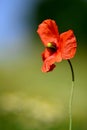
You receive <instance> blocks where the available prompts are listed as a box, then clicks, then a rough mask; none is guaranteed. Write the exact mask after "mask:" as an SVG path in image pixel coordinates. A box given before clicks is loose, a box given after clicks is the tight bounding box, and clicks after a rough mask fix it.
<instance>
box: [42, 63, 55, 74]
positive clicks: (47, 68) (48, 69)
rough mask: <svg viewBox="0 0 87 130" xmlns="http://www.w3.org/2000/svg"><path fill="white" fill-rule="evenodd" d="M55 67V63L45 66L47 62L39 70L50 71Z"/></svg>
mask: <svg viewBox="0 0 87 130" xmlns="http://www.w3.org/2000/svg"><path fill="white" fill-rule="evenodd" d="M54 68H55V65H54V64H52V65H50V66H49V65H48V66H47V64H44V65H43V66H42V68H41V70H42V72H50V71H52V70H53V69H54Z"/></svg>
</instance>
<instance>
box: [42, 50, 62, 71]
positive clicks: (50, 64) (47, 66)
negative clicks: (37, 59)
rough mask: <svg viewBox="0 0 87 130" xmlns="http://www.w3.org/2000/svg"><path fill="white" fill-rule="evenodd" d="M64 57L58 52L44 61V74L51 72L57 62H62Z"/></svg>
mask: <svg viewBox="0 0 87 130" xmlns="http://www.w3.org/2000/svg"><path fill="white" fill-rule="evenodd" d="M61 60H62V57H61V53H60V52H56V53H54V54H53V55H51V56H49V57H48V58H46V59H45V60H44V63H43V66H42V72H49V71H52V70H53V69H54V68H55V65H54V63H55V62H61Z"/></svg>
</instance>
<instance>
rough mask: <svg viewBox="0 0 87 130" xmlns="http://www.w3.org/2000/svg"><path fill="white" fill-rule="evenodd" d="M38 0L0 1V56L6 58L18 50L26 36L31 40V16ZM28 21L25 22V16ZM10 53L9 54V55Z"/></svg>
mask: <svg viewBox="0 0 87 130" xmlns="http://www.w3.org/2000/svg"><path fill="white" fill-rule="evenodd" d="M38 2H39V0H1V1H0V58H1V59H3V58H7V57H10V56H11V53H12V54H13V55H14V54H15V51H16V53H17V52H18V50H19V49H18V48H20V44H22V43H23V42H24V41H25V40H26V38H27V37H28V39H30V40H31V35H30V34H31V31H32V27H31V21H32V20H31V18H32V16H33V15H34V11H35V9H36V8H35V7H36V5H37V3H38ZM27 13H28V17H29V20H30V23H28V25H27V24H26V19H25V18H26V16H27ZM9 54H10V55H9Z"/></svg>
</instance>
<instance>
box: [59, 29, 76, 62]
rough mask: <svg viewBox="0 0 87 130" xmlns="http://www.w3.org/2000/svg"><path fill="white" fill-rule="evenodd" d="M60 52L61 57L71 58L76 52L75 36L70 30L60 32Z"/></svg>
mask: <svg viewBox="0 0 87 130" xmlns="http://www.w3.org/2000/svg"><path fill="white" fill-rule="evenodd" d="M60 44H61V53H62V58H63V59H71V58H73V57H74V55H75V53H76V47H77V43H76V38H75V35H74V33H73V31H72V30H68V31H67V32H64V33H62V34H60Z"/></svg>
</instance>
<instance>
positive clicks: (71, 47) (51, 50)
mask: <svg viewBox="0 0 87 130" xmlns="http://www.w3.org/2000/svg"><path fill="white" fill-rule="evenodd" d="M37 33H38V34H39V36H40V38H41V40H42V42H43V44H44V46H45V47H46V48H45V51H44V52H43V53H42V59H43V62H44V63H43V66H42V71H43V72H49V71H51V70H53V69H54V67H55V64H54V63H55V62H61V61H62V59H64V60H67V59H71V58H73V57H74V55H75V53H76V47H77V44H76V38H75V35H74V33H73V31H72V30H68V31H66V32H64V33H61V34H59V32H58V27H57V25H56V23H55V21H54V20H51V19H47V20H44V21H43V22H42V23H41V24H40V25H39V27H38V30H37Z"/></svg>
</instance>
